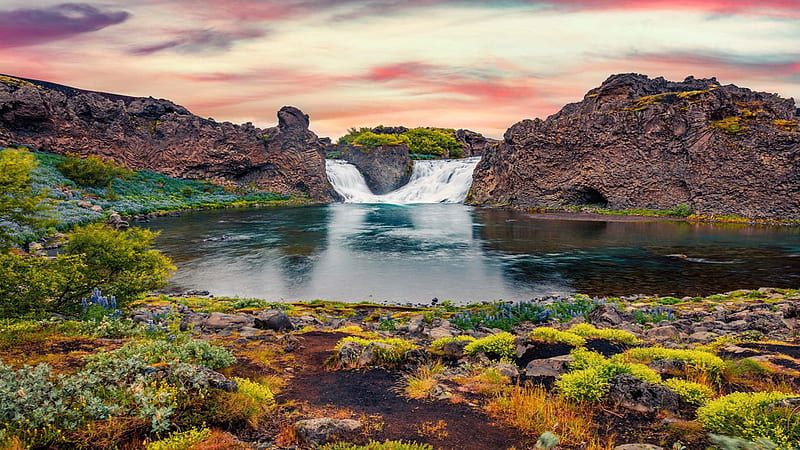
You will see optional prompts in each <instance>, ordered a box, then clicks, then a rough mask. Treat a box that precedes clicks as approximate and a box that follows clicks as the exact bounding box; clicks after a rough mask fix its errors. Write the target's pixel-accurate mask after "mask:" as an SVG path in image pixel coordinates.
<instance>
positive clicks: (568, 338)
mask: <svg viewBox="0 0 800 450" xmlns="http://www.w3.org/2000/svg"><path fill="white" fill-rule="evenodd" d="M528 337H529V338H530V339H534V340H540V341H545V342H555V343H560V344H567V345H571V346H573V347H583V346H584V345H586V339H584V338H583V337H581V336H578V335H577V334H575V333H571V332H566V331H559V330H556V329H555V328H551V327H539V328H534V329H533V330H531V332H530V333H529V334H528Z"/></svg>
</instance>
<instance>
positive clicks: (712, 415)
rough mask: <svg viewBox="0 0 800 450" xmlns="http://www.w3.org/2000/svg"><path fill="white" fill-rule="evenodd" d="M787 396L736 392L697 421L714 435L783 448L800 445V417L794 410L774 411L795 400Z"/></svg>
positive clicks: (712, 405)
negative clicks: (778, 404)
mask: <svg viewBox="0 0 800 450" xmlns="http://www.w3.org/2000/svg"><path fill="white" fill-rule="evenodd" d="M791 396H792V395H790V394H786V393H783V392H774V391H773V392H749V393H745V392H734V393H732V394H728V395H726V396H724V397H720V398H718V399H716V400H712V401H710V402H708V403H707V404H706V405H705V406H702V407H700V408H698V409H697V420H698V421H699V422H700V423H702V424H703V426H705V427H706V428H708V429H709V430H710V431H711V432H714V433H721V434H726V435H730V436H735V437H739V438H743V439H748V440H751V441H754V440H757V439H760V438H766V439H769V440H771V441H772V442H774V443H776V444H778V447H779V448H797V446H798V445H800V416H798V415H796V414H794V411H793V410H792V409H791V408H786V407H772V408H768V406H770V405H773V404H774V403H775V402H777V401H779V400H783V399H784V398H787V397H791Z"/></svg>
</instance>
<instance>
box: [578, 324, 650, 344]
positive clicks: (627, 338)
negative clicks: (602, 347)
mask: <svg viewBox="0 0 800 450" xmlns="http://www.w3.org/2000/svg"><path fill="white" fill-rule="evenodd" d="M567 331H568V332H569V333H572V334H577V335H578V336H582V337H585V338H600V339H608V340H610V341H616V342H621V343H623V344H626V345H635V344H638V343H639V339H637V338H636V336H634V335H633V334H632V333H629V332H627V331H625V330H615V329H613V328H603V329H599V328H596V327H595V326H594V325H590V324H588V323H580V324H578V325H575V326H573V327H572V328H570V329H569V330H567Z"/></svg>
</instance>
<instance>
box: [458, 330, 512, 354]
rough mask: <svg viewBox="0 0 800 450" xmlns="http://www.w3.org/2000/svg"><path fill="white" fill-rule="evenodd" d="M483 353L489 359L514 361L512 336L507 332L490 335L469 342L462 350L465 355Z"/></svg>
mask: <svg viewBox="0 0 800 450" xmlns="http://www.w3.org/2000/svg"><path fill="white" fill-rule="evenodd" d="M478 352H484V353H486V355H487V356H488V357H489V358H491V359H503V358H506V359H514V358H516V356H517V350H516V347H515V346H514V335H513V334H511V333H508V332H505V331H504V332H502V333H497V334H492V335H490V336H486V337H484V338H480V339H478V340H476V341H474V342H471V343H470V344H469V345H467V346H466V347H465V348H464V353H465V354H466V355H474V354H476V353H478Z"/></svg>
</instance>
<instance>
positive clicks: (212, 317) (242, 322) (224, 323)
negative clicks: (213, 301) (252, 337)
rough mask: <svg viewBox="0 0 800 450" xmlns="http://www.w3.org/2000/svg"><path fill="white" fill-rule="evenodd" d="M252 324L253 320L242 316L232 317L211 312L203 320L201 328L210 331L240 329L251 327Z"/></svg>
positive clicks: (231, 315) (232, 315)
mask: <svg viewBox="0 0 800 450" xmlns="http://www.w3.org/2000/svg"><path fill="white" fill-rule="evenodd" d="M253 324H254V320H253V318H252V317H250V316H247V315H244V314H236V315H234V314H223V313H221V312H213V313H211V314H209V315H208V317H207V318H206V319H205V320H203V322H202V323H201V326H202V327H203V328H206V329H211V330H223V329H226V328H234V329H240V328H242V327H252V326H253Z"/></svg>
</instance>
